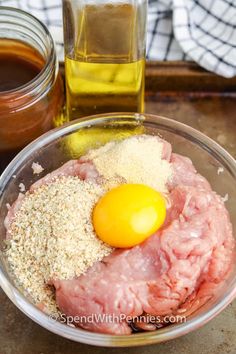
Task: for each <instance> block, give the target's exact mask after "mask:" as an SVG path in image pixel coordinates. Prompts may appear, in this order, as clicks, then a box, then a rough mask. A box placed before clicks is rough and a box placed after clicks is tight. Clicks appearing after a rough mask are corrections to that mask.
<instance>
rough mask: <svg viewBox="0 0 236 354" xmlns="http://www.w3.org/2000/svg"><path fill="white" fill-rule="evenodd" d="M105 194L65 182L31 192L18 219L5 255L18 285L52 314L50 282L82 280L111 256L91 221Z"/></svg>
mask: <svg viewBox="0 0 236 354" xmlns="http://www.w3.org/2000/svg"><path fill="white" fill-rule="evenodd" d="M103 194H104V189H103V187H102V186H100V185H98V184H95V183H92V182H85V181H82V180H80V179H79V177H72V176H70V177H62V178H60V179H56V180H55V181H54V182H51V183H50V184H48V185H43V186H41V187H40V188H38V189H37V190H36V191H35V192H34V193H29V192H27V193H26V195H25V198H24V200H23V202H22V205H21V207H20V209H19V210H18V212H17V214H16V215H15V218H14V220H13V222H12V224H11V226H10V230H9V235H10V240H9V241H8V243H9V244H8V249H7V251H6V254H7V257H8V260H9V263H10V265H11V267H12V270H13V272H14V275H15V277H16V278H17V280H18V282H19V283H20V284H21V285H22V287H23V288H24V289H26V291H28V293H29V294H30V295H31V297H32V299H33V300H34V301H35V303H38V304H43V305H44V306H45V310H46V311H47V312H55V309H56V304H55V300H54V292H53V290H52V289H50V287H48V285H47V283H48V282H50V279H52V278H53V279H55V278H60V279H70V278H73V277H75V276H79V275H81V274H83V273H84V272H85V271H86V270H87V269H88V268H89V267H90V266H92V265H93V264H94V263H95V262H96V261H99V260H101V259H102V258H103V257H104V256H106V255H108V254H110V253H111V252H112V248H111V247H110V246H108V245H106V244H104V243H103V242H102V241H101V240H100V239H98V238H97V236H96V234H95V233H94V229H93V225H92V220H91V218H92V209H93V207H94V205H95V204H96V202H97V201H98V199H99V198H100V197H101V196H102V195H103Z"/></svg>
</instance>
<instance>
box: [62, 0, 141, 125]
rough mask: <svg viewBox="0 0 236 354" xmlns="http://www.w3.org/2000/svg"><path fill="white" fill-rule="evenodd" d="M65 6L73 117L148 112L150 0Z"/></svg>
mask: <svg viewBox="0 0 236 354" xmlns="http://www.w3.org/2000/svg"><path fill="white" fill-rule="evenodd" d="M63 5H64V33H65V75H66V93H67V115H68V116H69V119H75V118H78V117H82V116H87V115H90V114H98V113H106V112H122V111H123V112H143V111H144V73H145V35H146V1H144V0H142V1H128V0H124V1H114V0H113V1H110V2H109V1H106V0H105V1H101V2H98V4H97V3H95V2H94V1H93V2H92V1H83V2H82V1H79V0H78V1H68V0H65V1H64V3H63Z"/></svg>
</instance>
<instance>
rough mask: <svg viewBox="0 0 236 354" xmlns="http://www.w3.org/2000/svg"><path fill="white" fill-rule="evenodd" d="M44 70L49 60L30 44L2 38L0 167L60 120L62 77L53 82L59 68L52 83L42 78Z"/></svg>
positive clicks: (0, 54)
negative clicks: (36, 79)
mask: <svg viewBox="0 0 236 354" xmlns="http://www.w3.org/2000/svg"><path fill="white" fill-rule="evenodd" d="M45 67H46V59H45V58H44V57H43V56H42V55H41V53H40V52H39V51H37V50H36V49H34V48H33V47H31V46H30V45H28V44H27V43H24V42H21V41H17V40H12V39H0V168H3V167H4V165H5V164H6V163H7V161H8V160H9V159H10V158H11V157H12V156H13V155H14V154H15V153H16V152H17V151H19V150H20V149H21V148H22V147H24V146H25V145H27V144H28V143H29V142H30V141H32V140H34V139H35V138H37V137H38V136H40V135H42V134H43V133H45V132H47V131H48V130H50V129H51V128H53V125H54V123H55V121H57V119H58V117H59V118H60V117H61V108H62V105H63V86H62V80H61V77H60V75H57V79H56V80H54V78H55V77H54V74H55V75H56V67H52V68H51V70H52V71H50V73H51V74H52V75H50V80H49V79H48V80H46V79H45V78H42V76H40V75H41V74H42V72H43V70H44V68H45ZM37 75H38V76H39V77H41V81H40V82H41V84H40V85H39V84H38V83H37V82H36V81H35V82H34V79H35V77H36V76H37ZM32 80H33V81H32ZM30 83H31V84H32V85H30ZM24 85H25V86H24ZM22 87H24V91H23V92H22V90H21V88H22ZM8 154H9V156H8Z"/></svg>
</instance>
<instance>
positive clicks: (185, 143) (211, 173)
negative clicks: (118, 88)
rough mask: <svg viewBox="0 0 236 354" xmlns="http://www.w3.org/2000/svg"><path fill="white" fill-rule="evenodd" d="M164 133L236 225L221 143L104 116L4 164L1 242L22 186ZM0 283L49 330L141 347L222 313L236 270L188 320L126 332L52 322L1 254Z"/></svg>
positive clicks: (234, 188)
mask: <svg viewBox="0 0 236 354" xmlns="http://www.w3.org/2000/svg"><path fill="white" fill-rule="evenodd" d="M140 133H145V134H150V135H159V136H160V135H161V136H162V137H164V138H165V139H166V140H168V141H169V142H171V144H172V146H173V150H174V151H175V152H178V153H180V154H183V155H186V156H188V157H190V158H191V159H192V161H193V163H194V165H195V166H196V168H197V169H198V171H199V172H200V173H201V174H202V175H203V176H205V177H206V178H207V179H208V180H209V182H210V183H211V185H212V187H213V189H214V190H215V191H217V193H219V194H220V195H222V196H227V195H228V201H227V202H226V206H227V209H228V210H229V212H230V215H231V221H232V223H233V227H234V230H235V229H236V217H235V216H236V204H235V200H236V162H235V160H234V159H233V157H231V156H230V155H229V154H228V153H227V152H226V151H225V150H224V149H223V148H222V147H220V146H219V145H218V144H216V143H215V142H214V141H213V140H211V139H209V138H208V137H206V136H205V135H203V134H201V133H200V132H198V131H197V130H195V129H193V128H191V127H188V126H186V125H184V124H181V123H179V122H176V121H174V120H170V119H167V118H163V117H158V116H153V115H148V114H142V115H140V114H132V113H119V114H104V115H99V116H94V117H88V118H84V119H80V120H77V121H73V122H71V123H69V124H67V125H65V126H63V127H61V128H59V129H55V130H52V131H50V132H48V133H46V134H44V135H43V136H41V137H40V138H39V139H37V140H35V141H34V142H33V143H31V144H30V145H28V146H27V147H26V148H25V149H24V150H22V151H21V152H20V153H19V154H18V155H17V156H16V158H15V159H14V160H13V161H12V162H11V163H10V165H9V166H8V167H7V168H6V170H5V171H4V173H3V174H2V176H1V178H0V245H1V247H2V248H3V245H4V238H5V230H4V225H3V221H4V218H5V216H6V213H7V208H6V203H10V204H11V203H12V202H13V201H14V200H15V199H16V197H17V195H18V193H19V184H20V183H24V185H25V186H26V188H28V187H29V186H30V185H31V184H32V183H33V182H35V181H36V180H37V179H39V178H41V177H42V176H43V175H45V174H47V173H49V172H50V171H52V170H54V169H55V168H57V167H59V166H61V165H62V164H63V163H64V162H65V161H67V160H69V159H71V158H77V157H79V156H80V155H81V154H83V153H84V152H85V151H86V149H88V148H90V147H94V146H97V145H100V144H104V143H105V142H107V141H109V140H112V139H122V138H124V137H127V136H129V135H135V134H140ZM33 162H38V163H40V164H41V165H42V166H43V168H44V171H43V173H42V174H40V177H39V176H37V175H33V173H32V168H31V166H32V163H33ZM0 285H1V287H2V289H3V290H4V291H5V293H6V294H7V296H8V297H9V299H10V300H11V301H12V302H13V303H14V304H15V305H16V306H17V307H18V308H19V309H20V310H21V311H22V312H24V313H25V314H26V315H27V316H28V317H30V318H31V319H32V320H34V321H35V322H37V323H38V324H40V325H41V326H43V327H45V328H47V329H48V330H50V331H52V332H54V333H56V334H58V335H60V336H62V337H66V338H69V339H72V340H74V341H77V342H82V343H87V344H92V345H97V346H110V347H122V346H138V345H146V344H151V343H160V342H163V341H167V340H169V339H173V338H176V337H179V336H182V335H184V334H186V333H189V332H191V331H193V330H194V329H196V328H198V327H200V326H202V325H203V324H205V323H207V322H208V321H209V320H211V319H212V318H213V317H215V316H216V315H217V314H218V313H219V312H220V311H222V310H223V309H224V308H225V307H226V306H227V305H228V304H229V303H230V302H231V301H232V300H233V299H234V297H235V295H236V269H235V267H234V268H233V269H232V271H231V273H230V274H229V276H228V278H227V280H226V282H225V283H224V286H223V287H222V289H221V290H220V291H219V292H218V293H217V295H216V296H215V297H214V298H212V299H211V300H209V301H208V303H206V304H205V305H204V306H202V307H201V308H200V309H199V310H198V311H197V312H195V313H194V314H192V315H191V316H190V317H189V318H188V320H187V322H183V323H178V324H173V325H169V326H167V327H165V328H162V329H159V330H157V331H155V332H145V333H137V334H132V335H128V336H124V335H123V336H116V335H114V336H113V335H108V334H97V333H92V332H88V331H85V330H82V329H77V328H73V327H70V326H67V325H66V324H62V323H59V322H57V321H53V319H50V318H49V316H47V315H46V314H44V313H43V312H42V311H40V310H39V309H38V308H37V307H36V306H34V305H33V303H31V301H30V299H29V297H27V296H25V295H24V292H23V291H22V290H21V289H20V288H19V287H17V285H16V284H15V283H14V280H13V278H12V275H11V274H10V273H9V271H8V267H7V263H6V260H5V259H4V256H3V254H2V253H1V260H0Z"/></svg>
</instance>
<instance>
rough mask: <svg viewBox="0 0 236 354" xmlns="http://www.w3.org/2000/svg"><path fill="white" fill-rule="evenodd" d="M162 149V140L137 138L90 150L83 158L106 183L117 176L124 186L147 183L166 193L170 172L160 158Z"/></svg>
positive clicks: (167, 164) (161, 157)
mask: <svg viewBox="0 0 236 354" xmlns="http://www.w3.org/2000/svg"><path fill="white" fill-rule="evenodd" d="M163 147H164V144H163V140H161V139H158V138H157V137H156V136H148V135H140V136H135V137H131V138H128V139H125V140H123V141H111V142H109V143H107V144H106V145H104V146H102V147H100V148H98V149H94V150H90V151H89V152H88V154H87V155H86V156H85V159H88V160H91V161H92V162H93V163H94V165H95V166H96V168H97V170H98V172H99V174H100V175H101V176H103V177H105V178H106V179H107V180H109V179H110V180H112V179H114V178H116V177H120V178H124V179H125V181H126V182H127V183H140V184H146V185H147V186H149V187H152V188H154V189H156V190H157V191H159V192H166V191H167V189H166V184H167V181H168V180H170V178H171V176H172V170H171V165H170V163H169V162H168V161H167V160H166V159H164V158H163Z"/></svg>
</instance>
